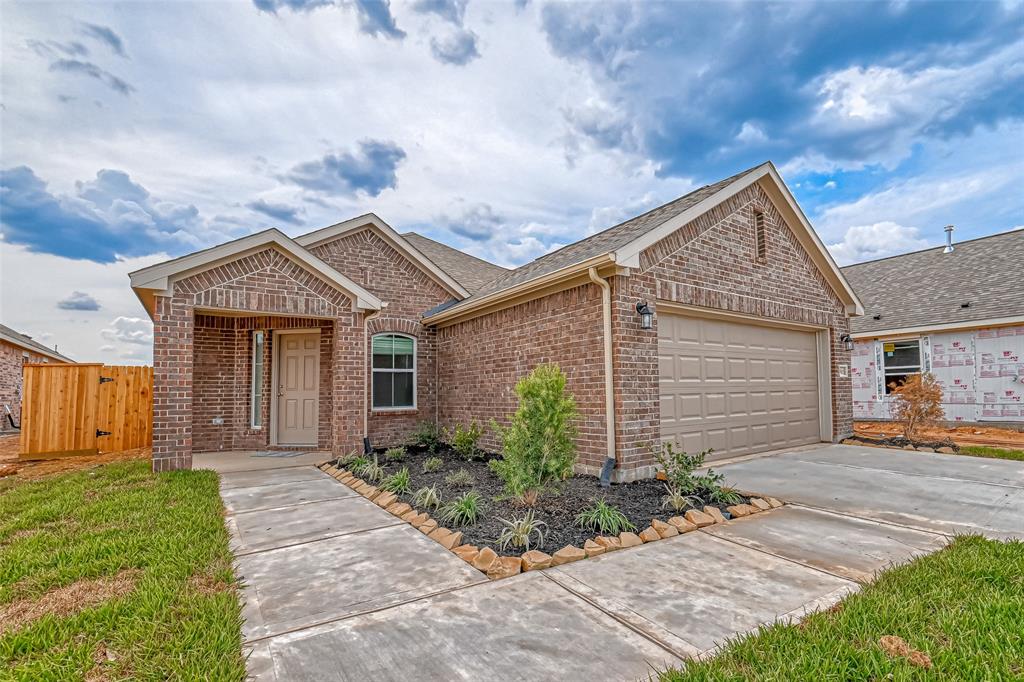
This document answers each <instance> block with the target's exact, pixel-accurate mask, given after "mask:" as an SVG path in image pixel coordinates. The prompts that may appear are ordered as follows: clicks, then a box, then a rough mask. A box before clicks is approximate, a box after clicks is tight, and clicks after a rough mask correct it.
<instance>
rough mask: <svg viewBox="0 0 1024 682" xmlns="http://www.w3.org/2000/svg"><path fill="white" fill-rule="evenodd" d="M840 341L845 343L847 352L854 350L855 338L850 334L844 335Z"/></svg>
mask: <svg viewBox="0 0 1024 682" xmlns="http://www.w3.org/2000/svg"><path fill="white" fill-rule="evenodd" d="M839 340H840V341H842V342H843V346H844V347H845V348H846V350H853V337H852V336H850V335H849V334H843V335H842V336H840V337H839Z"/></svg>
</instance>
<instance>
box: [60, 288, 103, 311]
mask: <svg viewBox="0 0 1024 682" xmlns="http://www.w3.org/2000/svg"><path fill="white" fill-rule="evenodd" d="M57 307H58V308H60V309H61V310H99V309H100V304H99V301H97V300H96V299H95V298H93V297H92V296H90V295H89V294H87V293H85V292H84V291H73V292H71V295H70V296H68V297H67V298H65V299H62V300H60V301H57Z"/></svg>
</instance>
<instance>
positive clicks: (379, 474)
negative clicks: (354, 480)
mask: <svg viewBox="0 0 1024 682" xmlns="http://www.w3.org/2000/svg"><path fill="white" fill-rule="evenodd" d="M361 459H362V462H361V463H360V465H359V468H358V469H355V468H353V469H352V473H353V474H355V475H356V476H358V477H359V478H361V479H363V480H364V481H366V482H368V483H377V482H379V481H380V480H382V479H383V478H384V467H382V466H381V465H380V462H378V461H377V455H374V456H373V459H372V460H370V459H367V458H365V457H362V458H361Z"/></svg>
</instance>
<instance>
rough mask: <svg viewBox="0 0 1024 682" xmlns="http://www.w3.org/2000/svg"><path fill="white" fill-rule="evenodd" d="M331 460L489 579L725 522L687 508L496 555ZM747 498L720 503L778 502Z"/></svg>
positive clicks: (734, 509)
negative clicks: (633, 527)
mask: <svg viewBox="0 0 1024 682" xmlns="http://www.w3.org/2000/svg"><path fill="white" fill-rule="evenodd" d="M333 461H334V460H331V461H328V462H322V463H321V464H318V465H317V468H318V469H320V470H321V471H323V472H324V473H326V474H327V475H329V476H331V477H332V478H334V479H335V480H337V481H338V482H339V483H342V484H344V485H346V486H348V487H349V488H351V489H352V490H354V491H356V492H357V493H359V494H360V495H362V496H363V497H365V498H366V499H368V500H370V501H371V502H373V503H374V504H376V505H377V506H378V507H381V508H382V509H384V511H387V512H389V513H391V514H393V515H394V516H397V517H398V518H400V519H401V520H402V521H405V522H406V523H408V524H410V525H411V526H412V527H413V528H415V529H416V530H418V531H420V532H421V533H423V534H424V535H426V536H427V537H428V538H430V539H431V540H433V541H435V542H437V543H438V544H439V545H441V546H442V547H444V548H445V549H447V550H448V551H450V552H451V553H452V554H454V555H455V556H457V557H459V558H460V559H462V560H463V561H465V562H466V563H467V564H469V565H470V566H472V567H473V568H475V569H477V570H478V571H480V572H482V573H484V574H485V575H486V576H487V577H488V578H490V579H491V580H500V579H501V578H509V577H511V576H513V575H516V574H518V573H523V572H526V571H537V570H540V569H542V568H550V567H551V566H561V565H562V564H568V563H571V562H573V561H580V560H581V559H589V558H591V557H595V556H600V555H602V554H605V553H607V552H614V551H616V550H619V549H626V548H629V547H638V546H640V545H643V544H646V543H649V542H657V541H658V540H665V539H668V538H671V537H675V536H677V535H682V534H683V533H690V532H692V531H695V530H697V529H698V528H704V527H706V526H711V525H714V524H716V523H726V522H727V521H729V519H727V518H725V515H724V514H722V512H721V511H720V510H719V509H718V507H713V506H710V505H708V506H706V507H704V509H703V510H699V509H688V510H687V511H686V513H684V514H683V515H682V516H673V517H672V518H670V519H669V520H668V521H667V522H666V521H661V520H659V519H651V525H650V526H648V527H647V528H644V529H643V530H642V531H640V532H639V533H630V532H623V533H619V534H618V535H617V536H610V537H609V536H603V535H598V536H595V537H594V538H592V539H589V540H587V541H586V542H584V543H583V547H576V546H574V545H566V546H565V547H563V548H562V549H560V550H558V551H557V552H555V553H554V554H546V553H545V552H542V551H540V550H539V549H531V550H529V551H527V552H523V553H522V554H521V555H518V556H515V555H513V556H501V555H499V554H498V553H497V552H495V551H494V550H493V549H491V548H490V547H484V548H482V549H481V548H479V547H477V546H476V545H464V544H462V531H457V530H449V529H448V528H445V527H443V526H441V525H439V524H438V522H437V520H436V519H433V518H431V517H430V515H429V514H428V513H426V512H421V511H418V510H416V509H413V508H412V506H411V505H409V504H408V503H407V502H400V501H399V500H398V496H397V495H395V494H394V493H390V492H386V491H383V490H381V489H380V488H378V487H376V486H374V485H372V484H370V483H367V482H366V481H364V480H362V479H361V478H359V477H357V476H356V475H355V474H353V473H352V472H351V471H347V470H345V469H339V468H338V467H336V466H335V465H334V463H333ZM745 495H746V496H747V497H750V502H749V504H734V505H732V506H731V507H726V511H727V512H729V514H730V515H732V518H734V519H736V518H743V517H745V516H751V515H753V514H760V513H762V512H767V511H771V510H772V509H778V508H779V507H782V506H783V502H781V501H780V500H778V499H776V498H774V497H754V496H752V495H749V494H745Z"/></svg>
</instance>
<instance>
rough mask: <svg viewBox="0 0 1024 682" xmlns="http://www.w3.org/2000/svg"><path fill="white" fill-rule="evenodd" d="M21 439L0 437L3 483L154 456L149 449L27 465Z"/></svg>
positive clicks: (40, 461) (12, 436) (38, 461)
mask: <svg viewBox="0 0 1024 682" xmlns="http://www.w3.org/2000/svg"><path fill="white" fill-rule="evenodd" d="M20 438H21V437H20V436H19V435H18V434H11V435H4V436H0V479H3V478H15V479H17V480H34V479H38V478H45V477H47V476H52V475H54V474H64V473H68V472H72V471H84V470H86V469H93V468H95V467H97V466H100V465H101V464H110V463H111V462H126V461H129V460H134V459H149V458H150V457H151V455H152V449H151V448H148V447H147V448H136V449H134V450H122V451H121V452H104V453H101V454H99V455H88V456H80V457H61V458H58V459H40V460H28V461H26V460H21V459H19V458H18V451H19V449H20V443H21V441H20Z"/></svg>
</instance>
